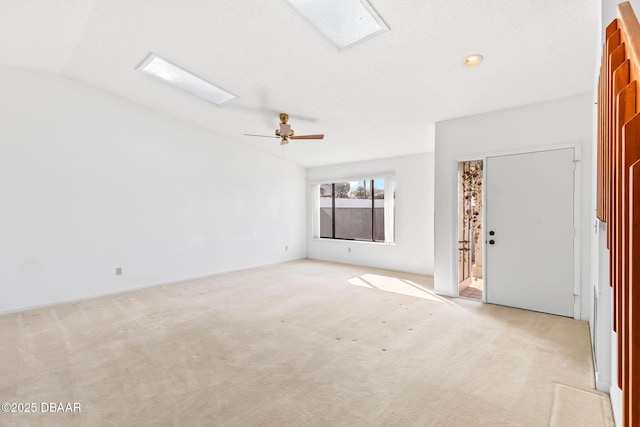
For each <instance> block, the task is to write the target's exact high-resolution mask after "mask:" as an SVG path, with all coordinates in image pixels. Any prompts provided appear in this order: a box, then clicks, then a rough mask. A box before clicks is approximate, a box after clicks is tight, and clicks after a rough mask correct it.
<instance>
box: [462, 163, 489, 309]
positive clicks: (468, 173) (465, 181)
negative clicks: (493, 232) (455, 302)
mask: <svg viewBox="0 0 640 427" xmlns="http://www.w3.org/2000/svg"><path fill="white" fill-rule="evenodd" d="M482 166H483V163H482V160H470V161H467V162H460V163H458V182H459V185H458V295H459V296H461V297H467V298H473V299H477V300H482V299H483V298H482V297H483V290H484V289H483V282H482V260H483V245H482V175H483V174H482Z"/></svg>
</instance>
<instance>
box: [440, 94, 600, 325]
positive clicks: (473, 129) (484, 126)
mask: <svg viewBox="0 0 640 427" xmlns="http://www.w3.org/2000/svg"><path fill="white" fill-rule="evenodd" d="M592 109H593V102H592V94H591V93H585V94H581V95H576V96H572V97H567V98H560V99H556V100H552V101H547V102H541V103H537V104H531V105H526V106H521V107H515V108H510V109H507V110H502V111H495V112H491V113H486V114H480V115H476V116H470V117H464V118H460V119H454V120H448V121H444V122H439V123H436V151H435V184H436V187H435V206H436V214H435V230H436V233H435V254H436V257H435V289H436V291H437V292H439V293H441V294H443V295H456V287H457V278H456V274H457V251H456V246H455V245H454V243H455V241H456V240H457V236H456V221H457V215H456V213H457V181H458V176H457V164H458V162H459V161H462V160H470V159H479V158H482V157H484V156H487V155H495V154H503V153H508V152H514V151H528V150H532V151H533V150H536V149H540V148H549V147H553V146H560V145H576V146H577V147H578V149H580V148H582V150H578V151H582V156H581V159H582V162H581V176H582V179H581V183H582V188H581V192H580V193H581V194H582V195H583V197H582V198H581V206H580V213H581V228H580V231H581V233H580V234H581V236H584V238H583V239H581V242H582V245H581V248H582V249H581V253H580V258H581V266H582V269H581V290H582V294H583V295H585V298H582V300H581V313H582V317H583V318H584V319H585V320H586V319H587V316H588V313H590V307H591V300H592V292H591V287H590V285H589V284H590V274H591V273H590V266H589V260H590V249H589V248H590V247H589V231H590V229H591V225H592V223H591V222H590V220H591V150H590V147H591V141H592V132H593V131H592ZM576 156H577V157H578V156H580V153H579V152H577V153H576ZM581 236H580V237H581Z"/></svg>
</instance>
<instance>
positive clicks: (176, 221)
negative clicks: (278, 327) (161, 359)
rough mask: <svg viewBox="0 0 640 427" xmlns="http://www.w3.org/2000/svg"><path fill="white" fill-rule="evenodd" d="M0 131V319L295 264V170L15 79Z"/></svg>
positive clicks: (116, 105) (54, 82) (73, 91)
mask: <svg viewBox="0 0 640 427" xmlns="http://www.w3.org/2000/svg"><path fill="white" fill-rule="evenodd" d="M211 112H212V114H211V117H212V120H215V112H216V109H215V108H213V107H212V110H211ZM0 132H1V136H0V138H1V139H0V203H1V204H0V292H1V293H2V297H1V298H0V313H1V312H8V311H15V310H19V309H23V308H27V307H35V306H40V305H46V304H51V303H56V302H61V301H68V300H73V299H78V298H85V297H90V296H94V295H99V294H105V293H113V292H118V291H124V290H128V289H133V288H136V287H143V286H148V285H152V284H159V283H166V282H171V281H176V280H180V279H184V278H191V277H197V276H203V275H209V274H212V273H217V272H222V271H228V270H237V269H243V268H247V267H251V266H257V265H263V264H270V263H277V262H281V261H286V260H291V259H297V258H304V257H305V256H306V244H307V242H306V214H305V212H306V183H305V178H306V175H305V170H304V169H303V168H301V167H298V166H294V165H291V164H288V163H287V164H286V168H285V169H284V179H283V176H282V174H283V172H282V171H283V166H282V160H281V159H278V158H275V157H272V156H269V155H267V154H264V153H262V152H258V151H255V150H253V149H250V148H247V147H246V146H243V145H241V144H239V143H238V142H236V141H222V140H220V139H219V138H217V137H216V135H215V134H213V133H211V132H209V131H207V130H205V129H202V128H199V127H195V126H193V125H190V124H187V123H185V122H182V121H178V120H175V119H172V118H170V117H168V116H165V115H162V114H158V113H155V112H152V111H150V110H147V109H144V108H141V107H138V106H136V105H133V104H131V103H129V102H126V101H124V100H122V99H119V98H116V97H113V96H111V95H107V94H105V93H103V92H99V91H96V90H94V89H91V88H89V87H87V86H84V85H81V84H79V83H76V82H74V81H71V80H68V79H65V78H62V77H59V76H56V75H51V74H45V73H39V72H33V71H26V70H18V69H9V68H0ZM285 245H288V251H285V250H284V248H285ZM116 267H122V269H123V275H122V276H116V275H115V268H116Z"/></svg>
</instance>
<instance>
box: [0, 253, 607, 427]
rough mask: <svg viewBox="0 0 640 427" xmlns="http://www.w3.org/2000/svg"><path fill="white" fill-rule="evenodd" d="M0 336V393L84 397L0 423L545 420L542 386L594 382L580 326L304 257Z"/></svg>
mask: <svg viewBox="0 0 640 427" xmlns="http://www.w3.org/2000/svg"><path fill="white" fill-rule="evenodd" d="M0 343H2V344H1V345H2V351H1V352H0V402H5V401H7V402H13V403H16V402H35V403H37V404H38V405H40V402H62V403H67V402H78V403H80V404H81V412H80V413H54V414H52V413H45V414H43V413H41V412H37V413H35V414H34V413H31V414H27V413H0V425H47V426H56V425H65V426H66V425H86V426H105V425H114V426H115V425H117V426H141V425H188V426H198V425H202V426H205V425H206V426H545V425H548V423H549V420H550V419H551V418H550V417H551V415H550V413H551V409H552V403H553V401H554V384H555V383H561V384H567V385H570V386H573V387H577V388H580V389H584V390H593V388H594V380H593V367H592V362H591V351H590V344H589V332H588V327H587V324H586V323H585V322H579V321H575V320H572V319H567V318H563V317H558V316H552V315H545V314H540V313H533V312H528V311H524V310H517V309H511V308H506V307H499V306H492V305H485V304H481V303H478V302H475V301H466V300H462V299H457V300H449V299H444V298H440V297H438V296H436V295H435V294H434V293H433V291H432V279H431V278H430V277H427V276H419V275H411V274H402V273H396V272H390V271H383V270H375V269H370V268H364V267H354V266H345V265H340V264H332V263H326V262H316V261H310V260H303V261H296V262H292V263H286V264H279V265H274V266H269V267H263V268H257V269H252V270H247V271H242V272H237V273H230V274H223V275H218V276H213V277H210V278H205V279H200V280H194V281H190V282H185V283H180V284H173V285H167V286H161V287H155V288H149V289H145V290H141V291H135V292H129V293H125V294H119V295H115V296H110V297H103V298H97V299H92V300H87V301H83V302H78V303H73V304H66V305H60V306H56V307H50V308H44V309H39V310H33V311H28V312H22V313H17V314H11V315H5V316H2V317H0ZM569 404H573V403H569ZM576 404H580V405H582V403H576ZM585 405H586V406H585V407H583V408H579V410H580V411H583V412H585V413H587V412H589V411H592V410H593V411H595V413H598V411H599V406H598V405H597V404H592V403H585ZM592 406H593V407H592Z"/></svg>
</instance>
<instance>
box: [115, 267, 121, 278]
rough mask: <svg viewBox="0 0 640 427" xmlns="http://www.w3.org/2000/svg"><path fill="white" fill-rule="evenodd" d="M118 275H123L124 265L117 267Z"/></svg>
mask: <svg viewBox="0 0 640 427" xmlns="http://www.w3.org/2000/svg"><path fill="white" fill-rule="evenodd" d="M116 276H122V267H116Z"/></svg>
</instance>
